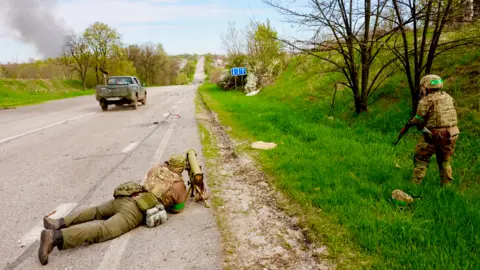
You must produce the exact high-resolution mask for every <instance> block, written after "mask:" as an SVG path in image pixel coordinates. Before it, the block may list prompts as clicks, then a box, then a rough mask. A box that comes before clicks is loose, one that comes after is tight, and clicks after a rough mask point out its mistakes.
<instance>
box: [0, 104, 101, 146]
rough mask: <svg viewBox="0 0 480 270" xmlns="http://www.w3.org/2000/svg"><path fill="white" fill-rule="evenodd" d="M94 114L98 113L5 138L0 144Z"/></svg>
mask: <svg viewBox="0 0 480 270" xmlns="http://www.w3.org/2000/svg"><path fill="white" fill-rule="evenodd" d="M94 113H96V112H91V113H87V114H82V115H80V116H76V117H73V118H70V119H67V120H64V121H61V122H57V123H54V124H51V125H48V126H44V127H41V128H37V129H34V130H30V131H27V132H24V133H21V134H17V135H15V136H11V137H8V138H5V139H1V140H0V144H2V143H6V142H8V141H11V140H14V139H18V138H20V137H23V136H26V135H30V134H32V133H35V132H38V131H41V130H44V129H47V128H51V127H54V126H58V125H61V124H64V123H67V122H69V121H73V120H77V119H80V118H83V117H86V116H89V115H92V114H94Z"/></svg>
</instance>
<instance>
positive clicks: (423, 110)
mask: <svg viewBox="0 0 480 270" xmlns="http://www.w3.org/2000/svg"><path fill="white" fill-rule="evenodd" d="M429 108H430V101H429V100H428V98H426V97H424V98H422V99H421V100H420V101H419V102H418V107H417V112H416V114H415V116H414V117H413V119H412V120H411V121H410V124H412V125H414V126H416V127H417V128H419V129H421V127H422V126H423V125H424V124H425V121H426V119H425V118H426V116H427V113H428V109H429Z"/></svg>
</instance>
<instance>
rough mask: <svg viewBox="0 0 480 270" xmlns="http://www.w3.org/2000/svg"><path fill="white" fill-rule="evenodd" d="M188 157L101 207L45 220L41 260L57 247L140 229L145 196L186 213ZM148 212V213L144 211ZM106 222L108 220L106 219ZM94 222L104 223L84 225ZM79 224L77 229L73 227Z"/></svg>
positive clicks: (177, 158)
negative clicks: (142, 203) (140, 202)
mask: <svg viewBox="0 0 480 270" xmlns="http://www.w3.org/2000/svg"><path fill="white" fill-rule="evenodd" d="M185 163H186V161H185V157H184V156H182V155H172V156H171V157H170V159H169V161H168V162H165V163H164V164H161V165H159V166H156V167H153V168H152V169H150V170H149V172H148V176H147V180H146V182H145V184H144V185H143V186H142V185H140V184H138V183H135V182H127V183H124V184H121V185H119V186H118V187H117V188H116V189H115V192H114V197H115V199H113V200H110V201H108V202H106V203H104V204H102V205H99V206H95V207H91V208H88V209H86V210H83V211H80V212H77V213H73V214H70V215H67V216H66V217H64V218H61V219H58V220H55V219H51V218H48V217H45V218H44V227H45V228H46V230H43V231H42V234H41V239H40V241H41V242H40V248H39V250H38V257H39V260H40V262H41V263H42V264H43V265H45V264H47V263H48V254H49V253H50V252H51V251H52V250H53V248H54V247H55V246H56V247H57V248H58V249H60V250H61V249H68V248H74V247H78V246H80V245H82V244H84V243H85V242H88V243H99V242H104V241H107V240H109V239H112V238H115V237H118V236H120V235H122V234H124V233H127V232H128V231H130V230H132V229H134V228H136V227H138V226H139V225H140V224H141V223H142V222H143V220H144V211H142V210H141V207H140V205H141V204H139V203H138V200H139V198H142V194H148V193H149V192H151V194H153V195H154V196H153V195H152V196H151V197H153V200H154V201H152V202H150V204H151V203H153V205H152V207H153V206H154V205H155V204H157V203H158V201H157V200H159V201H160V202H162V203H163V204H164V206H165V209H167V210H168V209H170V210H172V212H175V213H178V212H180V211H181V210H183V206H184V202H185V199H186V193H187V192H186V187H185V184H184V183H183V179H182V176H181V173H182V171H183V170H184V168H185ZM145 211H146V210H145ZM105 219H106V220H105ZM92 220H102V221H101V222H98V223H94V224H82V223H85V222H88V221H92ZM76 224H80V225H78V226H73V227H71V226H72V225H76Z"/></svg>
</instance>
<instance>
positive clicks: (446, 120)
mask: <svg viewBox="0 0 480 270" xmlns="http://www.w3.org/2000/svg"><path fill="white" fill-rule="evenodd" d="M412 123H413V124H417V125H418V124H422V125H424V126H425V127H426V128H429V129H430V128H433V129H434V128H449V127H455V126H457V112H456V110H455V104H454V99H453V98H452V97H451V96H450V95H449V94H447V93H445V92H444V91H438V92H433V93H431V94H429V95H427V96H425V97H423V98H422V99H421V100H420V102H419V103H418V108H417V114H416V115H415V118H414V119H413V120H412Z"/></svg>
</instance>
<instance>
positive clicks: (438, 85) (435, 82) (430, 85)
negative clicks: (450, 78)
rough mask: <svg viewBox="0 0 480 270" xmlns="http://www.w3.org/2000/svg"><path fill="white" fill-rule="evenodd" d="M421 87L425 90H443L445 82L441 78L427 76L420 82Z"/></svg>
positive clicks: (431, 75)
mask: <svg viewBox="0 0 480 270" xmlns="http://www.w3.org/2000/svg"><path fill="white" fill-rule="evenodd" d="M420 87H422V88H425V89H442V88H443V80H442V78H440V76H437V75H434V74H430V75H426V76H425V77H423V78H422V80H420Z"/></svg>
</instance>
